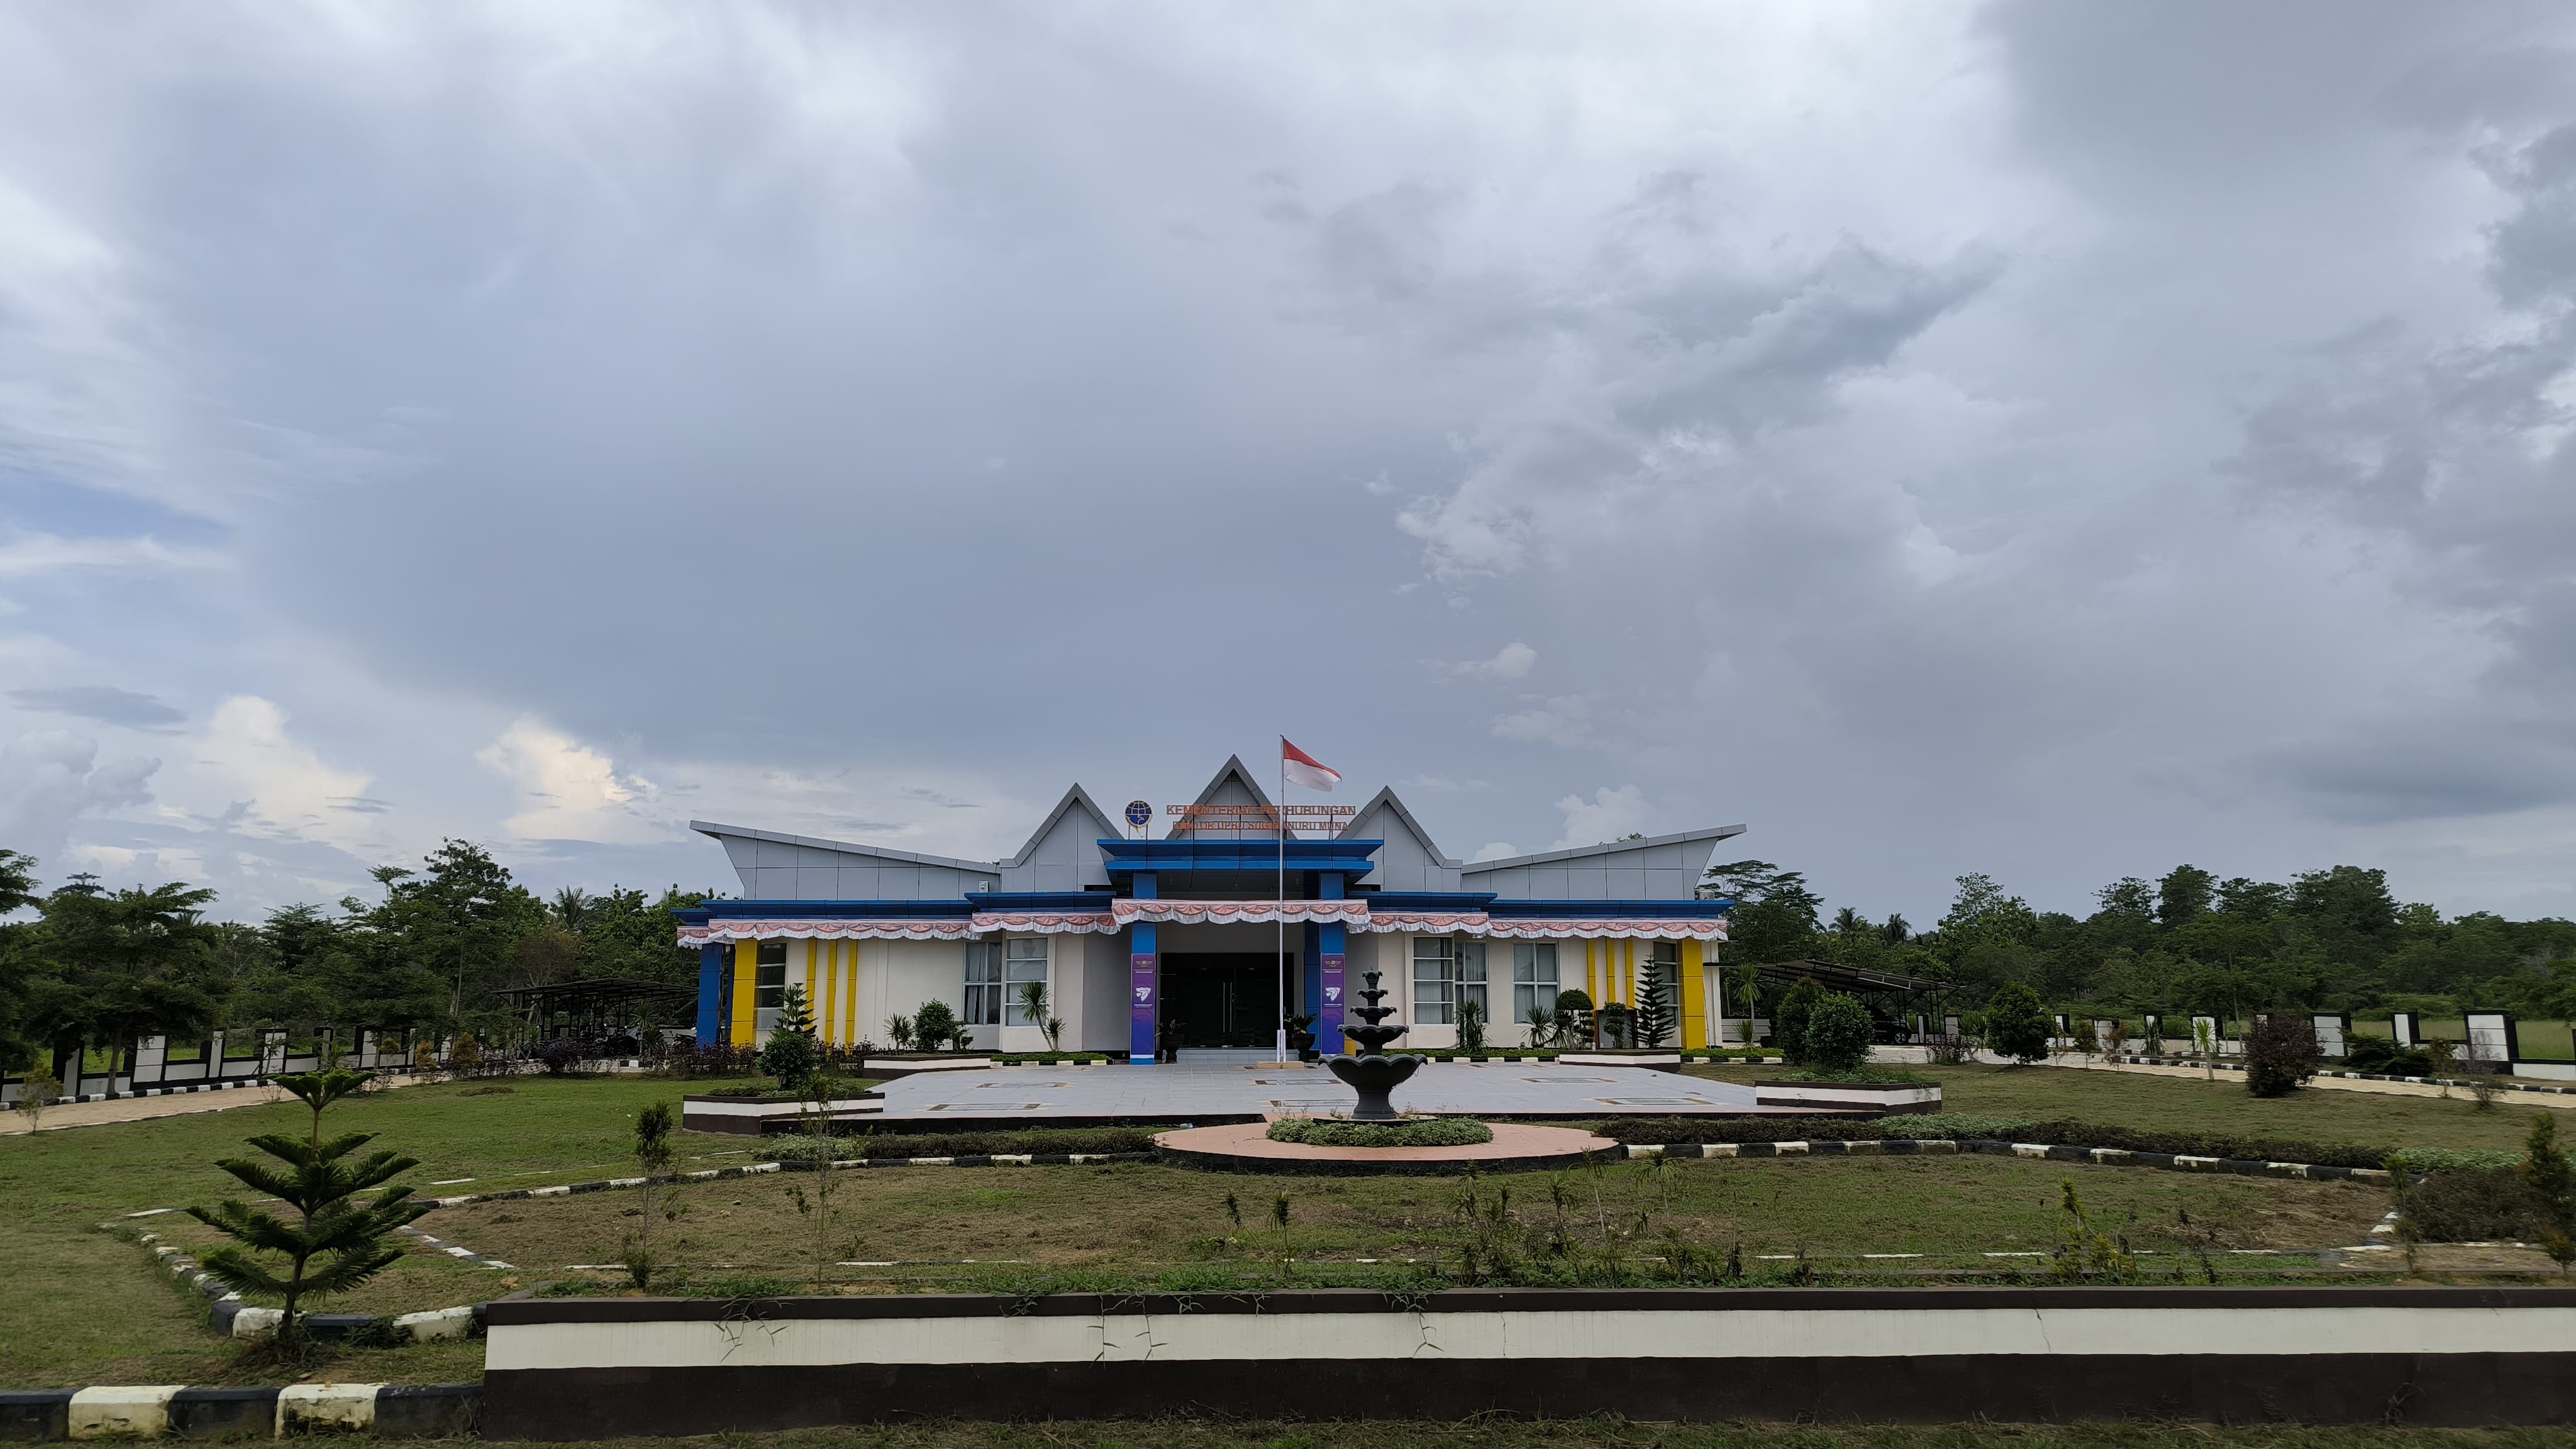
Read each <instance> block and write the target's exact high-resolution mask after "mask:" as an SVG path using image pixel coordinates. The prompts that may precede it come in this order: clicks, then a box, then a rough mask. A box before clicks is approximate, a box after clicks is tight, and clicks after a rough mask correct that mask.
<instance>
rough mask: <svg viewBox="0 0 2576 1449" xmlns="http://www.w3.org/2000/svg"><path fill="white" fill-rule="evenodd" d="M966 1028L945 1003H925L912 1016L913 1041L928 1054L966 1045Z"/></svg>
mask: <svg viewBox="0 0 2576 1449" xmlns="http://www.w3.org/2000/svg"><path fill="white" fill-rule="evenodd" d="M966 1039H967V1034H966V1028H965V1027H964V1026H963V1025H961V1024H959V1022H958V1020H957V1013H956V1012H955V1011H952V1010H950V1009H949V1006H948V1003H947V1002H945V1001H936V1000H933V1001H925V1002H923V1003H921V1009H920V1010H919V1011H916V1012H914V1013H913V1014H912V1040H913V1044H914V1045H915V1046H918V1047H920V1048H921V1049H922V1050H923V1051H926V1052H935V1051H939V1050H941V1049H943V1048H946V1047H962V1046H964V1045H966Z"/></svg>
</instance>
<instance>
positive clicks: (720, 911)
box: [671, 899, 975, 926]
mask: <svg viewBox="0 0 2576 1449" xmlns="http://www.w3.org/2000/svg"><path fill="white" fill-rule="evenodd" d="M974 913H975V908H974V906H973V904H972V903H970V902H968V901H965V900H962V899H960V900H953V901H709V902H707V903H706V904H705V905H703V906H699V907H697V908H696V909H694V910H683V911H673V912H672V913H671V914H673V915H675V916H678V917H679V918H680V919H681V920H683V921H686V922H688V923H689V924H690V925H692V926H703V925H705V924H706V923H707V922H709V921H711V920H739V919H741V918H743V917H746V916H794V917H796V918H798V919H800V920H808V921H833V920H840V921H868V920H876V921H884V920H897V921H956V920H963V919H965V918H966V917H968V916H971V915H973V914H974Z"/></svg>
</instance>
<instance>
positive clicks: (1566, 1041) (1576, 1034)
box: [1554, 991, 1592, 1047]
mask: <svg viewBox="0 0 2576 1449" xmlns="http://www.w3.org/2000/svg"><path fill="white" fill-rule="evenodd" d="M1554 1024H1555V1028H1556V1044H1557V1045H1558V1046H1560V1047H1570V1046H1575V1045H1577V1044H1578V1038H1580V1039H1585V1040H1588V1039H1589V1038H1590V1037H1591V1035H1592V996H1591V994H1590V993H1589V992H1584V991H1560V992H1558V993H1556V1020H1555V1023H1554Z"/></svg>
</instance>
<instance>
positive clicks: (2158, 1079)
mask: <svg viewBox="0 0 2576 1449" xmlns="http://www.w3.org/2000/svg"><path fill="white" fill-rule="evenodd" d="M1683 1070H1684V1071H1686V1072H1687V1073H1689V1074H1690V1075H1692V1076H1698V1077H1708V1078H1712V1079H1714V1080H1717V1081H1721V1082H1752V1081H1756V1080H1759V1079H1761V1078H1763V1077H1773V1076H1778V1075H1780V1074H1782V1073H1784V1072H1786V1071H1787V1070H1788V1068H1786V1067H1739V1066H1727V1065H1717V1066H1707V1065H1695V1066H1691V1067H1686V1068H1684V1069H1683ZM1904 1070H1905V1071H1907V1072H1910V1073H1913V1074H1916V1075H1920V1076H1925V1077H1930V1078H1932V1079H1933V1080H1935V1081H1938V1082H1939V1083H1940V1084H1941V1097H1942V1109H1943V1110H1944V1111H1948V1112H1965V1113H1974V1114H1976V1115H1979V1116H1991V1117H2018V1118H2025V1119H2029V1120H2032V1121H2048V1120H2051V1119H2054V1118H2061V1117H2071V1118H2075V1119H2077V1120H2079V1121H2084V1122H2104V1123H2116V1124H2119V1125H2121V1126H2127V1127H2137V1128H2142V1129H2145V1130H2147V1131H2155V1132H2224V1133H2228V1134H2231V1135H2234V1136H2239V1137H2280V1138H2290V1139H2293V1140H2298V1141H2306V1142H2326V1143H2335V1144H2339V1145H2346V1146H2365V1147H2391V1148H2394V1147H2450V1148H2471V1147H2492V1148H2505V1149H2515V1150H2519V1149H2520V1148H2521V1146H2522V1145H2523V1139H2524V1138H2526V1137H2528V1136H2529V1135H2530V1133H2531V1117H2532V1114H2533V1113H2534V1112H2540V1111H2549V1110H2553V1109H2551V1108H2547V1107H2543V1106H2540V1105H2537V1104H2536V1103H2535V1102H2534V1101H2532V1100H2530V1099H2525V1100H2522V1101H2513V1100H2511V1099H2509V1098H2507V1099H2499V1100H2498V1102H2497V1103H2496V1106H2495V1109H2494V1110H2493V1111H2489V1112H2481V1111H2479V1110H2478V1109H2477V1104H2476V1103H2475V1102H2473V1101H2471V1100H2470V1099H2469V1097H2468V1095H2467V1094H2466V1093H2462V1094H2460V1095H2459V1096H2456V1097H2451V1098H2441V1097H2403V1096H2392V1095H2383V1094H2380V1093H2375V1092H2355V1091H2336V1090H2331V1089H2321V1088H2310V1089H2308V1090H2305V1091H2299V1092H2293V1093H2291V1094H2290V1095H2289V1096H2286V1097H2257V1096H2255V1095H2253V1094H2252V1093H2250V1092H2248V1091H2246V1090H2245V1083H2244V1080H2243V1078H2242V1077H2241V1076H2240V1077H2238V1079H2237V1080H2235V1081H2232V1082H2231V1081H2229V1080H2228V1079H2227V1075H2226V1074H2224V1073H2221V1074H2220V1076H2219V1078H2218V1080H2216V1081H2214V1082H2211V1081H2198V1080H2193V1079H2190V1078H2185V1077H2162V1076H2147V1075H2143V1074H2139V1073H2131V1072H2113V1071H2099V1070H2094V1071H2088V1070H2084V1069H2082V1068H2076V1067H2045V1066H2034V1067H1994V1066H1969V1067H1912V1066H1910V1067H1906V1068H1904ZM2551 1100H2553V1101H2556V1102H2565V1103H2571V1104H2576V1097H2558V1098H2553V1099H2551ZM2555 1110H2558V1111H2560V1112H2562V1113H2567V1114H2568V1115H2566V1116H2563V1117H2562V1118H2561V1119H2560V1121H2559V1132H2560V1133H2561V1135H2562V1137H2563V1136H2568V1135H2576V1112H2571V1111H2570V1109H2569V1108H2564V1107H2562V1108H2557V1109H2555Z"/></svg>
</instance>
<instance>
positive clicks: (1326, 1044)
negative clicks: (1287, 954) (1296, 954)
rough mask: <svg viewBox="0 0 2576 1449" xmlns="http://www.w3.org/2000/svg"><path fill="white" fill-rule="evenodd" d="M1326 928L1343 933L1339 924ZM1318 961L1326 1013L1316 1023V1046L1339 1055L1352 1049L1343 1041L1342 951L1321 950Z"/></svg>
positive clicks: (1326, 1052) (1335, 932) (1336, 932)
mask: <svg viewBox="0 0 2576 1449" xmlns="http://www.w3.org/2000/svg"><path fill="white" fill-rule="evenodd" d="M1326 929H1327V930H1328V931H1330V932H1331V933H1332V934H1333V935H1336V936H1338V935H1340V934H1341V933H1342V932H1341V928H1340V927H1339V926H1330V927H1326ZM1335 944H1336V945H1338V944H1340V943H1338V942H1336V943H1335ZM1316 961H1317V963H1318V964H1319V965H1321V966H1322V967H1323V978H1324V1013H1323V1018H1322V1019H1321V1020H1319V1021H1317V1022H1316V1023H1315V1048H1316V1050H1318V1051H1321V1052H1322V1053H1324V1054H1325V1055H1326V1056H1339V1055H1340V1054H1342V1053H1343V1052H1346V1051H1348V1050H1350V1048H1349V1047H1348V1046H1347V1045H1346V1044H1344V1043H1343V1041H1342V1004H1343V1003H1342V953H1341V952H1339V951H1321V952H1318V953H1316Z"/></svg>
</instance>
